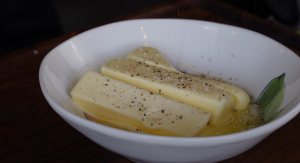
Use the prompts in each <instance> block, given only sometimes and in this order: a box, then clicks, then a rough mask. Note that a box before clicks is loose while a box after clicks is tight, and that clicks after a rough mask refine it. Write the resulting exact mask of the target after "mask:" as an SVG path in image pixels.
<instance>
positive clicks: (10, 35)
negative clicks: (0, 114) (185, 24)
mask: <svg viewBox="0 0 300 163" xmlns="http://www.w3.org/2000/svg"><path fill="white" fill-rule="evenodd" d="M175 1H176V0H144V1H139V0H109V1H101V0H1V2H0V22H1V25H0V55H3V54H8V53H11V52H13V51H16V50H20V49H22V48H25V47H28V46H32V45H34V44H37V43H40V42H43V41H46V40H49V39H52V38H55V37H58V36H61V35H64V34H68V33H72V32H75V31H82V30H85V29H88V28H90V27H94V26H96V25H97V24H100V23H101V22H105V21H107V20H109V19H113V18H116V17H120V16H123V15H126V14H129V13H132V12H136V11H139V10H143V9H146V8H149V7H151V6H154V5H158V4H160V3H167V2H169V3H174V2H175ZM219 1H222V2H224V3H227V4H229V5H232V6H235V7H237V8H240V9H243V10H246V11H248V12H250V13H253V14H255V15H257V16H259V17H261V18H263V19H266V20H268V21H270V22H272V23H275V24H277V25H281V26H284V27H287V28H290V29H292V30H299V8H300V7H299V6H300V0H219Z"/></svg>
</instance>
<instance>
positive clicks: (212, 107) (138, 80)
mask: <svg viewBox="0 0 300 163" xmlns="http://www.w3.org/2000/svg"><path fill="white" fill-rule="evenodd" d="M101 74H103V75H106V76H109V77H111V78H114V79H117V80H121V81H124V82H126V83H129V84H132V85H134V86H137V87H140V88H143V89H145V90H149V91H151V92H153V93H158V94H162V95H164V96H166V97H170V98H171V99H174V100H177V101H181V102H184V103H187V104H190V105H192V106H194V107H197V108H199V109H202V110H204V111H207V112H210V113H211V114H212V115H211V118H210V120H209V122H210V123H211V124H217V123H221V122H222V121H223V120H225V119H226V118H227V117H228V116H229V115H230V114H231V110H232V108H233V105H234V102H235V100H234V97H233V96H232V95H231V94H229V93H226V92H225V91H223V90H220V89H217V88H215V87H214V86H212V85H209V84H208V83H206V82H205V80H204V81H202V80H201V79H200V78H197V77H194V76H190V75H186V74H184V73H181V72H178V71H170V70H166V69H162V68H160V67H155V66H151V65H147V64H145V63H142V62H137V61H133V60H128V59H114V60H111V61H109V62H107V63H106V64H105V65H103V66H102V67H101Z"/></svg>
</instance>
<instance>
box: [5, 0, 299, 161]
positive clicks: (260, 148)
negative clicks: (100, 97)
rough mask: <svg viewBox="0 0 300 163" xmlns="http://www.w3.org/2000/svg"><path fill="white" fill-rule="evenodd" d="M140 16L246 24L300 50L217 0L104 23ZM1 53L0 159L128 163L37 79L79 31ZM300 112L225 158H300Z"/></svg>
mask: <svg viewBox="0 0 300 163" xmlns="http://www.w3.org/2000/svg"><path fill="white" fill-rule="evenodd" d="M140 18H186V19H198V20H206V21H213V22H219V23H225V24H230V25H235V26H239V27H243V28H247V29H250V30H253V31H257V32H260V33H262V34H264V35H267V36H269V37H271V38H273V39H275V40H277V41H278V42H280V43H282V44H284V45H286V46H287V47H289V48H290V49H292V50H293V51H294V52H295V53H296V54H298V55H300V37H299V35H297V34H295V33H294V32H293V31H290V30H288V29H285V28H283V27H279V26H275V25H273V24H270V23H268V22H267V21H265V20H262V19H260V18H258V17H256V16H254V15H251V14H250V13H247V12H244V11H241V10H239V9H236V8H234V7H232V6H228V5H225V4H223V3H220V2H216V1H213V0H210V1H208V0H207V1H205V0H203V1H183V2H180V1H178V2H176V3H173V4H170V3H169V4H168V3H166V4H161V5H158V6H154V7H152V8H149V9H146V10H143V11H140V12H137V13H132V14H130V15H126V16H124V17H121V18H117V19H115V20H111V21H109V22H101V23H100V24H99V25H103V24H106V23H110V22H114V21H120V20H128V19H140ZM78 33H79V32H74V33H72V34H69V35H64V36H61V37H59V38H56V39H53V40H50V41H47V42H44V43H41V44H38V45H35V46H33V47H29V48H26V49H23V50H20V51H16V52H14V53H11V54H8V55H4V56H1V57H0V74H1V75H0V83H1V84H0V104H1V105H0V162H1V163H2V162H5V163H6V162H30V163H31V162H49V163H53V162H105V163H106V162H107V163H130V162H131V161H129V160H127V159H125V158H124V157H122V156H120V155H117V154H115V153H112V152H110V151H108V150H106V149H104V148H102V147H101V146H99V145H97V144H95V143H94V142H92V141H91V140H89V139H88V138H86V137H85V136H83V135H82V134H81V133H79V132H78V131H76V130H75V129H74V128H72V127H71V126H70V125H68V124H67V123H66V122H65V121H64V120H63V119H62V118H61V117H59V116H58V114H56V113H55V112H54V111H53V110H52V108H51V107H50V106H49V104H48V103H47V102H46V100H45V98H44V96H43V94H42V92H41V89H40V86H39V81H38V71H39V66H40V64H41V61H42V59H43V58H44V56H45V55H46V54H47V53H48V52H49V51H50V50H51V49H53V48H54V47H55V46H57V45H59V44H60V43H61V42H63V41H65V40H66V39H68V38H70V37H72V36H74V35H76V34H78ZM299 126H300V115H299V114H298V115H297V116H296V117H295V118H294V119H292V120H291V121H290V122H288V123H287V124H286V125H284V126H283V127H281V128H280V129H279V130H277V131H275V132H274V133H273V134H271V135H270V136H269V137H267V138H266V139H264V140H263V141H262V142H260V143H259V144H258V145H256V146H255V147H253V148H251V149H250V150H248V151H246V152H244V153H242V154H240V155H237V156H235V157H233V158H230V159H227V160H224V161H221V162H222V163H233V162H234V163H235V162H236V163H252V162H263V163H269V162H278V163H279V162H280V163H281V162H300V129H299Z"/></svg>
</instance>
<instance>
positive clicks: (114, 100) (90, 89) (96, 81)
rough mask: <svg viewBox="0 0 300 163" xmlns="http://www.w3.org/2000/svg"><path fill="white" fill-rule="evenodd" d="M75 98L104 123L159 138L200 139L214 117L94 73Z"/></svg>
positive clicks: (80, 84)
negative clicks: (128, 126)
mask: <svg viewBox="0 0 300 163" xmlns="http://www.w3.org/2000/svg"><path fill="white" fill-rule="evenodd" d="M71 96H72V100H73V101H74V102H75V103H76V104H78V105H79V106H80V107H82V108H84V109H86V110H88V112H90V113H93V114H94V115H95V116H98V117H101V119H103V118H106V119H108V120H114V121H120V122H125V123H129V124H131V125H134V126H136V127H137V129H141V130H143V131H144V132H146V133H149V134H155V135H165V136H188V137H190V136H194V135H196V134H197V135H198V134H199V133H200V132H203V131H204V129H205V127H206V126H207V123H208V120H209V118H210V116H211V114H210V113H208V112H206V111H203V110H200V109H198V108H195V107H192V106H190V105H187V104H184V103H180V102H178V101H174V100H171V99H169V98H167V97H164V96H162V95H159V94H155V93H152V92H149V91H147V90H143V89H141V88H138V87H136V86H132V85H130V84H127V83H124V82H121V81H118V80H115V79H113V78H110V77H108V76H105V75H102V74H99V73H97V72H92V71H87V72H86V73H85V74H84V75H83V77H82V78H81V79H80V80H79V81H78V83H77V84H76V85H75V87H74V88H73V89H72V91H71ZM115 125H117V123H115Z"/></svg>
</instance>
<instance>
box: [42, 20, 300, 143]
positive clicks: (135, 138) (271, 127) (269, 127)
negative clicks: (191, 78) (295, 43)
mask: <svg viewBox="0 0 300 163" xmlns="http://www.w3.org/2000/svg"><path fill="white" fill-rule="evenodd" d="M169 20H172V21H197V22H203V23H208V24H217V25H224V26H227V27H229V28H237V29H239V30H242V31H246V32H253V33H256V34H258V35H260V36H263V37H266V38H267V39H270V40H272V41H275V40H273V39H271V38H269V37H267V36H265V35H263V34H260V33H257V32H255V31H251V30H248V29H244V28H241V27H236V26H232V25H227V24H221V23H215V22H208V21H202V20H188V19H176V18H171V19H168V18H164V19H135V20H124V21H118V22H114V23H110V24H106V25H102V26H99V27H95V28H92V29H90V30H87V31H85V32H82V33H80V34H78V35H76V36H73V37H71V38H69V39H67V40H65V41H64V42H62V43H61V44H59V45H58V46H56V47H55V48H53V49H52V50H51V51H50V52H48V53H47V54H46V55H45V57H44V58H43V60H42V62H41V64H40V68H39V83H40V87H41V90H42V93H43V95H44V97H45V99H46V100H47V102H48V103H49V104H50V106H51V107H52V109H53V110H54V111H55V112H57V113H58V114H59V115H60V116H61V117H63V119H65V118H66V119H68V120H69V121H72V122H74V123H76V124H78V125H81V126H84V127H86V128H89V129H91V130H93V131H95V132H98V133H101V134H104V135H106V136H109V137H114V138H116V139H123V140H128V141H132V142H143V143H151V144H157V145H168V146H184V147H193V146H194V147H196V146H199V145H201V146H206V147H213V146H215V145H217V146H219V145H222V144H230V143H236V142H241V141H245V140H248V139H253V138H255V137H258V136H260V135H264V134H266V136H268V135H269V134H271V133H272V132H274V131H275V130H277V129H278V128H280V127H281V126H283V125H284V124H286V123H287V122H288V121H290V120H292V119H293V118H294V117H295V116H296V115H297V114H298V113H299V111H300V103H298V104H296V105H295V106H294V107H293V108H292V109H291V110H289V111H288V112H286V113H285V114H284V115H282V116H281V117H279V118H277V119H275V120H273V121H271V122H269V123H267V124H264V125H262V126H259V127H256V128H253V129H250V130H247V131H242V132H238V133H233V134H227V135H220V136H209V137H171V136H159V135H151V134H141V133H135V132H129V131H124V130H120V129H116V128H113V127H109V126H105V125H102V124H98V123H96V122H93V121H90V120H87V119H84V118H82V117H79V116H77V115H75V114H73V113H71V112H69V111H67V110H66V109H64V108H63V107H62V106H61V105H59V104H58V103H56V102H55V101H54V100H53V99H52V98H51V96H50V94H49V93H48V91H47V90H46V87H45V84H44V79H43V70H44V68H45V65H46V60H47V58H48V57H49V56H50V54H51V52H52V51H53V50H55V49H57V48H59V47H60V46H62V45H64V44H65V43H66V42H68V41H70V40H72V39H74V38H77V37H79V36H80V35H83V34H87V33H90V32H93V31H94V30H101V29H102V28H103V27H107V26H112V25H120V24H123V23H130V22H138V21H169ZM275 42H277V41H275ZM277 43H279V42H277ZM279 44H281V43H279ZM281 45H282V44H281ZM282 46H283V47H285V48H287V47H286V46H284V45H282ZM287 49H288V50H290V49H289V48H287ZM290 51H291V50H290ZM291 52H292V53H293V54H294V55H296V54H295V53H294V52H293V51H291ZM174 142H176V143H174Z"/></svg>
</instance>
